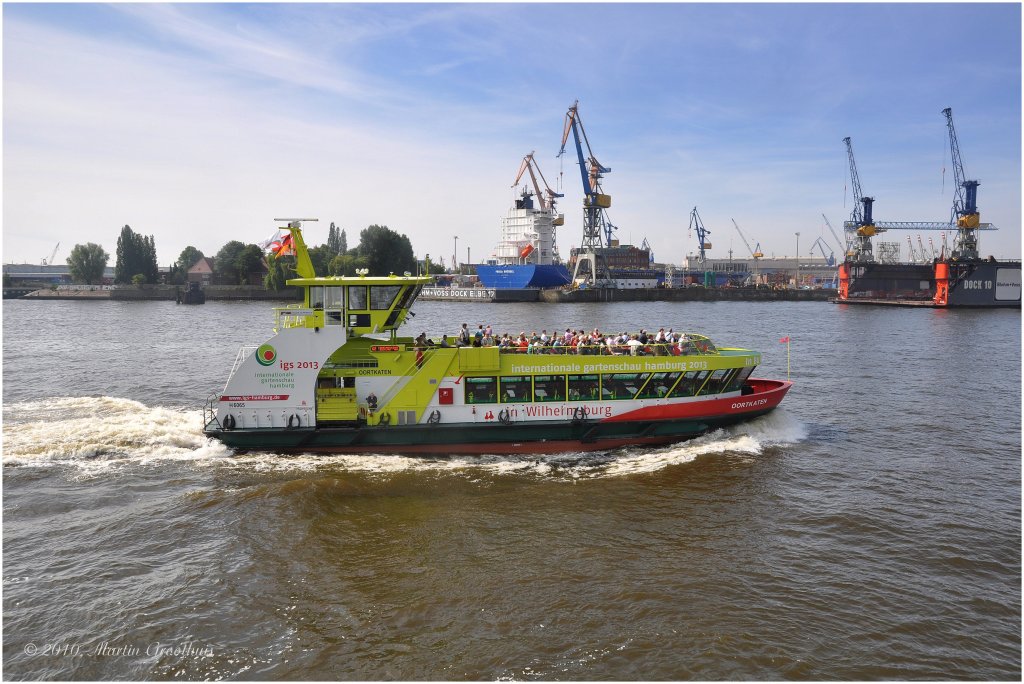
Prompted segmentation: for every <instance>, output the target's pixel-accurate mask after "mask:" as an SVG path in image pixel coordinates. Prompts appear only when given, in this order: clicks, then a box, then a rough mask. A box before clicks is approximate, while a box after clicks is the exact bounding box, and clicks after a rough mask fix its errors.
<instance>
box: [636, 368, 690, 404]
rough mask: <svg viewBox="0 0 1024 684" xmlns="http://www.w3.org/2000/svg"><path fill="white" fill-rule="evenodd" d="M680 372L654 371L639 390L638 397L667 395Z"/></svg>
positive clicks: (652, 397) (657, 397)
mask: <svg viewBox="0 0 1024 684" xmlns="http://www.w3.org/2000/svg"><path fill="white" fill-rule="evenodd" d="M681 375H682V373H655V374H654V375H653V376H652V377H651V379H650V381H648V383H647V384H646V385H644V388H643V389H642V390H641V391H640V396H639V397H638V398H639V399H661V398H663V397H666V396H668V393H669V392H670V391H671V390H672V386H673V385H675V384H676V381H678V380H679V376H681Z"/></svg>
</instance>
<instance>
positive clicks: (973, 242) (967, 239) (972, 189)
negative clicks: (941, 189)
mask: <svg viewBox="0 0 1024 684" xmlns="http://www.w3.org/2000/svg"><path fill="white" fill-rule="evenodd" d="M942 113H943V114H944V115H945V116H946V128H948V129H949V154H950V157H951V158H952V161H953V179H954V184H955V186H956V194H955V196H954V198H953V211H952V214H951V216H950V219H949V223H950V225H954V224H955V225H956V239H955V240H954V241H953V253H952V255H951V257H952V258H953V259H977V258H978V235H977V233H976V231H977V229H978V227H979V225H980V220H981V215H980V214H979V213H978V186H979V185H981V183H979V182H978V181H976V180H967V174H965V173H964V162H963V159H961V158H960V145H959V143H957V139H956V129H955V128H954V127H953V110H952V109H951V108H949V107H946V108H945V109H943V110H942Z"/></svg>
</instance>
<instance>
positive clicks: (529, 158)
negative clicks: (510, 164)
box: [511, 152, 565, 226]
mask: <svg viewBox="0 0 1024 684" xmlns="http://www.w3.org/2000/svg"><path fill="white" fill-rule="evenodd" d="M533 154H534V153H533V152H530V153H529V154H528V155H526V156H525V157H523V163H522V164H520V165H519V173H517V174H516V179H515V180H514V181H512V186H511V187H513V188H514V187H516V186H517V185H519V180H520V179H521V178H522V177H523V174H524V173H526V172H527V171H529V172H530V180H531V181H532V182H533V191H534V193H536V195H537V201H538V202H540V208H541V209H542V210H544V211H546V212H549V213H551V214H552V215H554V217H555V220H554V225H556V226H560V225H562V224H564V223H565V217H564V216H562V215H561V214H557V215H556V214H555V202H557V200H558V198H559V197H565V195H564V194H562V193H558V192H555V191H554V190H552V189H551V186H550V185H548V181H547V179H546V178H544V174H543V173H541V170H540V167H539V166H537V160H536V159H534V157H533ZM537 176H540V179H541V180H542V181H544V192H541V190H540V184H539V183H538V182H537Z"/></svg>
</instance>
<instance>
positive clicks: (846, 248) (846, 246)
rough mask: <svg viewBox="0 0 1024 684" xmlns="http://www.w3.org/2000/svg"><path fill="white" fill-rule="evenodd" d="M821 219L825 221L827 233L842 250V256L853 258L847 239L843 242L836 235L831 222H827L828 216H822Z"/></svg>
mask: <svg viewBox="0 0 1024 684" xmlns="http://www.w3.org/2000/svg"><path fill="white" fill-rule="evenodd" d="M821 218H823V219H825V225H826V226H828V232H830V233H832V237H834V238H835V239H836V243H837V244H838V245H839V246H840V247H841V248H842V250H843V254H844V255H845V256H853V252H852V251H851V250H850V240H849V238H847V239H846V240H843V239H842V238H840V237H839V236H838V235H837V234H836V229H835V228H833V227H832V222H831V221H829V220H828V216H825V215H824V214H822V215H821Z"/></svg>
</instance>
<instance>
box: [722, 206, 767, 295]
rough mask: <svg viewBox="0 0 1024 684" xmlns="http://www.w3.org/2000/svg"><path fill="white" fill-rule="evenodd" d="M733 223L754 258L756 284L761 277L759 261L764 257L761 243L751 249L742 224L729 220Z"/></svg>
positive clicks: (732, 219)
mask: <svg viewBox="0 0 1024 684" xmlns="http://www.w3.org/2000/svg"><path fill="white" fill-rule="evenodd" d="M729 220H730V221H732V225H734V226H736V232H737V233H739V234H740V239H741V240H743V244H745V245H746V246H747V250H748V251H749V252H750V256H752V257H754V282H755V283H756V282H757V281H758V280H759V277H760V268H759V261H760V260H761V259H762V258H763V257H764V252H762V251H761V243H760V242H758V243H757V247H754V248H751V246H750V241H749V240H747V236H746V235H744V234H743V231H742V230H740V224H738V223H736V219H734V218H731V219H729Z"/></svg>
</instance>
